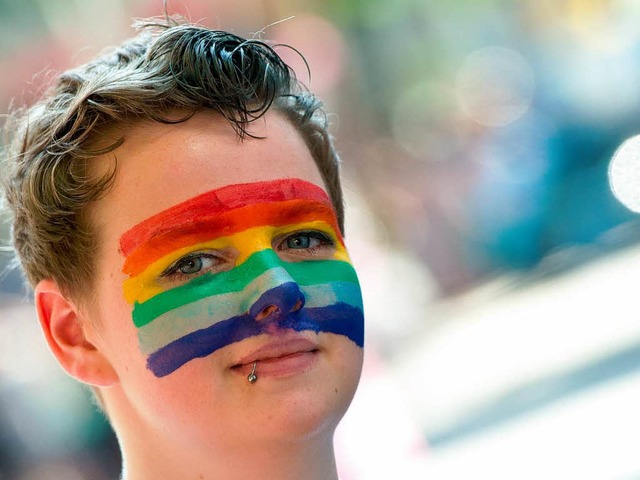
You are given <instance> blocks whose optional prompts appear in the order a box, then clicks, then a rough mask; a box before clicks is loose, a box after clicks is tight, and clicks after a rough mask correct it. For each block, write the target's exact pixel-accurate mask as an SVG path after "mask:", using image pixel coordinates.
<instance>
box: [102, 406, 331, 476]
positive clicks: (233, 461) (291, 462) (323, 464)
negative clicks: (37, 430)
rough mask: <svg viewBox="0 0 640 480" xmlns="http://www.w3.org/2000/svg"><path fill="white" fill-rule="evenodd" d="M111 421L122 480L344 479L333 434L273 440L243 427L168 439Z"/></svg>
mask: <svg viewBox="0 0 640 480" xmlns="http://www.w3.org/2000/svg"><path fill="white" fill-rule="evenodd" d="M111 420H112V423H113V426H114V429H115V430H116V433H117V436H118V440H119V442H120V447H121V450H122V457H123V472H122V480H148V479H150V478H153V479H154V480H175V479H177V478H180V479H185V480H191V479H194V480H221V479H224V480H244V479H247V478H260V479H263V480H299V479H301V478H304V479H305V480H337V479H338V475H337V470H336V463H335V456H334V451H333V428H321V429H319V431H316V432H313V433H311V434H308V435H286V434H282V433H283V432H280V434H279V435H272V436H271V437H267V436H263V435H261V434H260V433H261V432H257V433H256V432H254V434H252V433H251V432H247V430H248V429H247V426H246V425H242V426H239V427H238V428H234V429H233V430H235V431H233V432H229V434H228V435H220V436H218V439H217V441H208V440H204V439H199V440H193V439H192V438H190V437H189V436H188V435H185V436H181V437H179V438H176V436H175V435H174V436H170V435H167V434H166V432H162V431H158V430H157V429H154V428H151V427H149V425H148V424H147V422H145V421H144V420H142V419H140V417H138V418H136V417H135V416H134V417H133V418H132V417H131V416H128V418H126V419H125V418H120V419H118V418H114V417H113V416H111ZM243 432H247V433H246V435H243Z"/></svg>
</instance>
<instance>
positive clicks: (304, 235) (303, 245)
mask: <svg viewBox="0 0 640 480" xmlns="http://www.w3.org/2000/svg"><path fill="white" fill-rule="evenodd" d="M276 250H277V251H278V252H279V253H281V254H282V255H284V256H285V257H286V256H290V257H296V258H292V260H296V259H297V258H300V257H305V258H308V257H320V258H323V259H324V258H330V257H331V256H333V254H334V252H335V242H334V240H333V238H331V237H330V236H329V235H328V234H326V233H324V232H321V231H319V230H305V231H301V232H293V233H290V234H288V235H286V236H285V237H284V238H282V239H281V240H280V241H279V242H277V245H276Z"/></svg>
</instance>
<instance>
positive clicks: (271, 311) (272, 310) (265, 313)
mask: <svg viewBox="0 0 640 480" xmlns="http://www.w3.org/2000/svg"><path fill="white" fill-rule="evenodd" d="M279 311H280V309H279V308H278V307H276V306H275V305H267V306H266V307H264V308H263V309H262V310H260V312H258V314H257V315H256V317H255V318H256V320H257V321H261V320H264V319H265V318H269V317H271V316H273V315H275V314H276V313H278V312H279Z"/></svg>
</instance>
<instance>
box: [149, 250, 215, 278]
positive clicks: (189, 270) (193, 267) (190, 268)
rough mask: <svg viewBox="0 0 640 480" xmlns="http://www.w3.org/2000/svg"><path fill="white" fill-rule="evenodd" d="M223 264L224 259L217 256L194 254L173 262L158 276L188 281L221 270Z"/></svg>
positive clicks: (202, 253)
mask: <svg viewBox="0 0 640 480" xmlns="http://www.w3.org/2000/svg"><path fill="white" fill-rule="evenodd" d="M224 263H225V259H224V258H221V257H219V256H217V255H214V254H211V253H206V252H194V253H191V254H189V255H186V256H184V257H182V258H180V259H179V260H177V261H176V262H174V263H173V264H172V265H171V266H170V267H169V268H167V269H166V270H165V271H164V272H163V273H162V274H161V275H160V276H161V277H163V278H168V279H170V280H172V279H177V280H180V279H186V280H189V279H191V278H195V277H197V276H200V275H204V274H205V273H208V272H212V271H219V270H222V269H223V268H222V266H223V264H224Z"/></svg>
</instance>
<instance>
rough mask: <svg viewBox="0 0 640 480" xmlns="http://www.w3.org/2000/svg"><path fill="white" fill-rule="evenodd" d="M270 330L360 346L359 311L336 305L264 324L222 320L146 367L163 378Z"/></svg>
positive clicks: (186, 338) (275, 317)
mask: <svg viewBox="0 0 640 480" xmlns="http://www.w3.org/2000/svg"><path fill="white" fill-rule="evenodd" d="M267 293H268V292H267ZM274 327H275V328H277V329H282V330H285V329H291V330H295V331H297V332H301V331H306V330H311V331H314V332H316V333H317V332H326V333H334V334H337V335H344V336H345V337H347V338H349V339H350V340H352V341H353V342H354V343H355V344H356V345H358V346H359V347H362V346H363V345H364V316H363V313H362V310H361V309H359V308H356V307H352V306H351V305H347V304H346V303H341V302H339V303H336V304H334V305H330V306H327V307H317V308H303V309H302V310H298V311H296V312H293V313H287V314H286V315H281V314H276V315H273V316H271V317H270V318H269V319H268V320H266V321H265V320H263V321H257V320H256V319H255V318H254V317H252V316H251V315H249V314H244V315H239V316H237V317H233V318H230V319H228V320H224V321H222V322H219V323H216V324H215V325H212V326H211V327H207V328H203V329H201V330H197V331H195V332H192V333H190V334H188V335H185V336H184V337H182V338H179V339H178V340H176V341H174V342H171V343H170V344H168V345H166V346H165V347H162V348H161V349H159V350H157V351H155V352H154V353H152V354H151V355H149V357H148V358H147V367H148V368H149V369H150V370H151V371H152V372H153V374H154V375H155V376H156V377H164V376H166V375H169V374H170V373H172V372H174V371H175V370H177V369H178V368H180V367H181V366H182V365H184V364H185V363H187V362H189V361H190V360H193V359H195V358H202V357H206V356H208V355H211V354H212V353H213V352H215V351H216V350H219V349H220V348H222V347H225V346H227V345H230V344H232V343H235V342H239V341H240V340H244V339H245V338H249V337H253V336H255V335H260V334H262V333H269V332H273V329H274Z"/></svg>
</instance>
